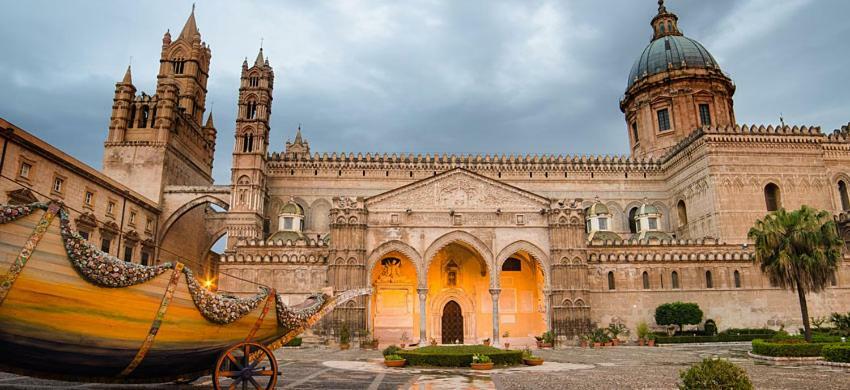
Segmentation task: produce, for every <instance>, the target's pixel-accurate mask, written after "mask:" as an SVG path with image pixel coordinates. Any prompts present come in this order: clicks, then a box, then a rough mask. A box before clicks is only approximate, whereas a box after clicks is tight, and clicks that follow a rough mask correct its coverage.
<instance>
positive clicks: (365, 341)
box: [360, 329, 378, 349]
mask: <svg viewBox="0 0 850 390" xmlns="http://www.w3.org/2000/svg"><path fill="white" fill-rule="evenodd" d="M361 334H362V335H363V336H361V337H360V349H378V339H375V338H372V337H370V336H371V333H370V332H369V329H365V330H363V332H361Z"/></svg>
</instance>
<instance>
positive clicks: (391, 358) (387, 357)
mask: <svg viewBox="0 0 850 390" xmlns="http://www.w3.org/2000/svg"><path fill="white" fill-rule="evenodd" d="M384 360H390V361H393V360H404V358H403V357H401V356H398V355H395V354H393V355H386V356H384Z"/></svg>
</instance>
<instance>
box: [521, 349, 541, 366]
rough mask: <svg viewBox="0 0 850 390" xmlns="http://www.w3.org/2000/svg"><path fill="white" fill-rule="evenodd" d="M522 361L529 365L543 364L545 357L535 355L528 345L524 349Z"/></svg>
mask: <svg viewBox="0 0 850 390" xmlns="http://www.w3.org/2000/svg"><path fill="white" fill-rule="evenodd" d="M522 362H523V363H525V365H527V366H539V365H541V364H543V358H541V357H537V356H534V355H533V354H532V353H531V350H530V349H528V348H527V347H526V348H525V350H524V351H522Z"/></svg>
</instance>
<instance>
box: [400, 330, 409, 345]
mask: <svg viewBox="0 0 850 390" xmlns="http://www.w3.org/2000/svg"><path fill="white" fill-rule="evenodd" d="M408 341H410V337H409V336H408V335H407V332H401V343H400V344H401V347H402V348H404V346H405V345H407V342H408Z"/></svg>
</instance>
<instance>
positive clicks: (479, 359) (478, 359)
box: [472, 353, 493, 363]
mask: <svg viewBox="0 0 850 390" xmlns="http://www.w3.org/2000/svg"><path fill="white" fill-rule="evenodd" d="M472 362H473V363H492V362H493V361H492V360H490V357H489V356H487V355H482V354H480V353H476V354H474V355H472Z"/></svg>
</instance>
